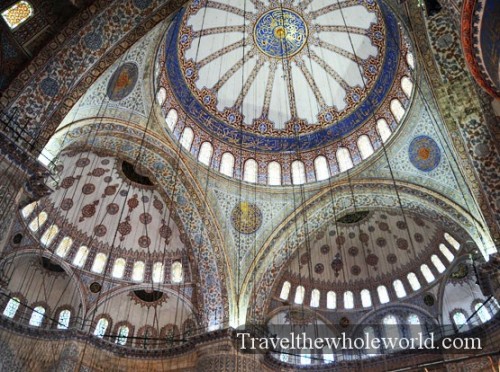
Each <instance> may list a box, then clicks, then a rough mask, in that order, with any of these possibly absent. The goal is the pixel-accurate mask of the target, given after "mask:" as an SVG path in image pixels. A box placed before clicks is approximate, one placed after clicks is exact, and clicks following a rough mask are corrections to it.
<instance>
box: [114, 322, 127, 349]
mask: <svg viewBox="0 0 500 372" xmlns="http://www.w3.org/2000/svg"><path fill="white" fill-rule="evenodd" d="M128 333H129V329H128V327H127V326H125V325H123V326H121V327H120V328H118V337H117V338H116V343H117V344H118V345H125V344H126V343H127V337H128Z"/></svg>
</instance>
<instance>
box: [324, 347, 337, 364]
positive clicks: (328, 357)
mask: <svg viewBox="0 0 500 372" xmlns="http://www.w3.org/2000/svg"><path fill="white" fill-rule="evenodd" d="M323 361H324V363H333V362H335V354H334V353H333V350H332V348H330V347H325V348H323Z"/></svg>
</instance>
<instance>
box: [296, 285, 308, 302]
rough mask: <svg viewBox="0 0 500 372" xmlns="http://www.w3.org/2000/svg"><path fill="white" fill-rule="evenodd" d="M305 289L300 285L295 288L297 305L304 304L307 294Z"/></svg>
mask: <svg viewBox="0 0 500 372" xmlns="http://www.w3.org/2000/svg"><path fill="white" fill-rule="evenodd" d="M305 291H306V290H305V289H304V287H303V286H301V285H299V286H298V287H297V289H296V290H295V299H294V302H295V303H296V304H297V305H302V303H303V302H304V294H305Z"/></svg>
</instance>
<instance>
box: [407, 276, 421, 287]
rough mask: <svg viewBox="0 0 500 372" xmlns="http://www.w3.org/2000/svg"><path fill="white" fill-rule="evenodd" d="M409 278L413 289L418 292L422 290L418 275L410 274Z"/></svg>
mask: <svg viewBox="0 0 500 372" xmlns="http://www.w3.org/2000/svg"><path fill="white" fill-rule="evenodd" d="M407 278H408V283H410V287H411V289H413V290H414V291H418V290H419V289H420V282H419V281H418V278H417V275H415V273H408V275H407Z"/></svg>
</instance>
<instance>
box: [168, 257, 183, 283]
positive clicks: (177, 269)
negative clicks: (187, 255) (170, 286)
mask: <svg viewBox="0 0 500 372" xmlns="http://www.w3.org/2000/svg"><path fill="white" fill-rule="evenodd" d="M171 269H172V273H171V281H172V283H182V281H183V277H184V275H183V270H182V263H181V262H180V261H174V262H173V263H172V268H171Z"/></svg>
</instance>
